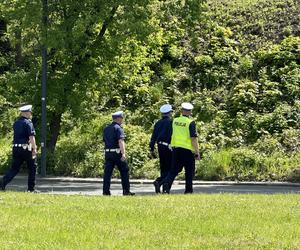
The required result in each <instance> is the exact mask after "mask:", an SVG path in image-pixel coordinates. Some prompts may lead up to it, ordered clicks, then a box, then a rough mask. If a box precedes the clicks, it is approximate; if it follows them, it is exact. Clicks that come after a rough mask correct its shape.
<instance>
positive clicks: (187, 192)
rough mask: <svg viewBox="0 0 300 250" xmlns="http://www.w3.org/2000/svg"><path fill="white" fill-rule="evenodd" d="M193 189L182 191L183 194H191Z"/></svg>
mask: <svg viewBox="0 0 300 250" xmlns="http://www.w3.org/2000/svg"><path fill="white" fill-rule="evenodd" d="M192 193H193V191H184V194H192Z"/></svg>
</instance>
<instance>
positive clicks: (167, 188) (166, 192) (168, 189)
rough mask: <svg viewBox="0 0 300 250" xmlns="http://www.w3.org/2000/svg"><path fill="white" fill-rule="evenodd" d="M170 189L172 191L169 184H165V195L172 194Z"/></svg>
mask: <svg viewBox="0 0 300 250" xmlns="http://www.w3.org/2000/svg"><path fill="white" fill-rule="evenodd" d="M170 189H171V187H170V185H169V183H164V184H163V193H164V194H169V193H170Z"/></svg>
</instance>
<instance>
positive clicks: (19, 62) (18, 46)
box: [15, 28, 23, 67]
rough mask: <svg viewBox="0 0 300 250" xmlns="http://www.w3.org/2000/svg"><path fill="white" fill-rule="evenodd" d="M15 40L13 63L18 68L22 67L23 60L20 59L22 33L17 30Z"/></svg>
mask: <svg viewBox="0 0 300 250" xmlns="http://www.w3.org/2000/svg"><path fill="white" fill-rule="evenodd" d="M15 38H16V47H15V50H16V56H15V63H16V65H17V66H18V67H21V66H22V63H23V58H22V32H21V29H20V28H19V29H18V30H16V32H15Z"/></svg>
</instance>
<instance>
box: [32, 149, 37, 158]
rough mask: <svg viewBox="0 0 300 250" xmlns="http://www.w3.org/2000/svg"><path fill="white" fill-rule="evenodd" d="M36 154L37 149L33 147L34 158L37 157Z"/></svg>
mask: <svg viewBox="0 0 300 250" xmlns="http://www.w3.org/2000/svg"><path fill="white" fill-rule="evenodd" d="M36 155H37V149H36V148H34V149H32V158H33V159H34V158H35V157H36Z"/></svg>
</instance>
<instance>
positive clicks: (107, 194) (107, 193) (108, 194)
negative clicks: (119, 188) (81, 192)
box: [103, 192, 111, 196]
mask: <svg viewBox="0 0 300 250" xmlns="http://www.w3.org/2000/svg"><path fill="white" fill-rule="evenodd" d="M103 196H111V193H110V192H103Z"/></svg>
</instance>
